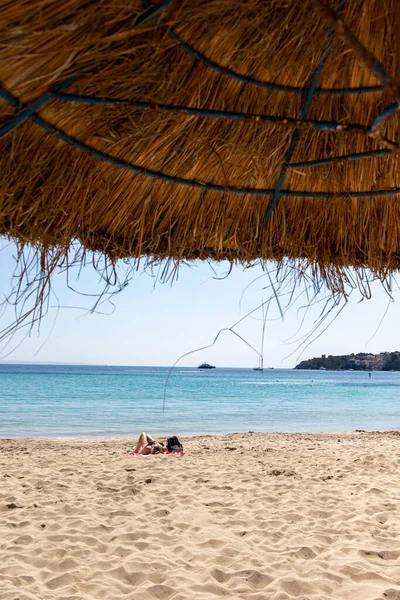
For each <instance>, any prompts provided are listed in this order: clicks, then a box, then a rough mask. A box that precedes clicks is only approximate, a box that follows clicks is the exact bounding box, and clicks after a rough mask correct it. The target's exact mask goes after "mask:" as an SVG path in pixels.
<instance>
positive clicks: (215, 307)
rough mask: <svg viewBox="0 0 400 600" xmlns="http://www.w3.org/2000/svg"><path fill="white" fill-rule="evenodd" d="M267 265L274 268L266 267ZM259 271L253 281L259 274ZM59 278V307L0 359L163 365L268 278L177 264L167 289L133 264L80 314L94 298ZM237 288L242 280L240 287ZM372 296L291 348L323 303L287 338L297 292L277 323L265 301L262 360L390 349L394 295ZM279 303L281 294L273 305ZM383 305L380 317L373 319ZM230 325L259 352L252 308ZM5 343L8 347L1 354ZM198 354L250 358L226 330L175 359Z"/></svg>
mask: <svg viewBox="0 0 400 600" xmlns="http://www.w3.org/2000/svg"><path fill="white" fill-rule="evenodd" d="M14 255H15V248H14V246H13V245H12V244H8V243H3V249H2V251H1V252H0V273H1V292H2V295H3V297H4V295H7V294H8V293H9V291H10V287H11V276H12V272H13V269H14V266H15V260H14V257H13V256H14ZM227 270H228V265H227V264H224V263H223V264H220V265H219V266H218V268H217V273H218V276H219V277H223V276H224V274H226V273H227ZM270 270H271V272H273V270H274V266H273V265H272V264H271V266H270ZM261 275H263V277H261V278H259V277H260V276H261ZM258 278H259V279H258ZM71 281H72V282H73V283H74V286H76V288H77V289H79V290H80V291H82V292H84V293H91V294H95V293H98V292H99V290H101V284H99V277H98V276H97V275H96V274H95V273H94V272H93V269H91V268H90V267H87V268H85V269H84V270H83V271H82V273H81V275H80V278H79V280H78V281H76V280H75V279H74V278H73V277H72V278H71ZM65 282H66V276H65V273H59V274H57V275H56V276H55V277H54V279H53V286H54V290H55V292H56V293H57V297H58V303H59V305H61V308H59V309H57V301H56V299H55V297H54V298H53V299H52V301H51V306H52V308H51V310H50V311H49V314H48V315H47V316H46V317H45V318H44V319H43V321H42V323H41V326H40V331H39V332H38V330H37V328H35V329H34V330H33V331H32V332H31V335H30V337H28V338H26V339H22V335H18V334H17V335H16V336H15V338H14V339H13V340H12V341H11V342H10V343H9V344H8V346H6V347H5V348H4V345H3V349H2V351H1V354H0V358H3V360H6V361H19V360H23V361H41V362H73V363H91V364H108V365H160V366H162V365H166V366H167V365H171V364H173V363H174V362H175V360H176V359H178V358H179V356H180V355H182V354H184V353H186V352H190V351H191V350H195V349H196V348H199V347H202V346H205V345H207V344H210V343H212V341H213V339H214V337H215V336H216V334H217V332H218V331H219V330H220V329H221V328H222V327H230V326H231V325H232V324H233V323H235V322H236V321H237V320H238V319H239V318H240V317H241V316H243V315H244V314H246V313H247V312H249V311H251V310H252V309H254V308H256V307H257V306H258V305H259V304H260V303H261V302H262V301H263V300H264V301H265V300H267V299H268V298H269V297H270V295H271V290H266V289H262V288H263V287H265V286H267V285H268V283H269V282H268V276H267V275H266V274H265V273H263V271H262V270H261V267H260V266H254V267H252V268H250V269H243V268H241V267H235V268H234V269H233V270H232V272H231V274H230V275H229V276H228V277H227V278H226V279H223V280H216V279H215V273H214V272H213V270H212V269H211V267H210V266H209V265H208V264H207V263H200V262H199V263H196V264H195V265H193V266H192V267H189V266H182V267H181V268H180V271H179V277H178V280H177V281H175V282H174V283H173V284H172V285H170V284H169V283H160V282H156V280H155V278H153V277H151V276H150V275H149V274H146V273H143V272H142V271H141V270H139V271H138V272H137V273H135V274H134V276H133V279H132V281H131V282H130V284H129V285H128V286H127V287H126V288H125V289H124V290H123V291H122V292H121V293H119V294H118V295H116V296H115V297H113V298H112V302H113V303H114V305H115V308H114V307H113V305H112V304H111V303H105V304H103V305H102V307H101V309H100V310H102V311H104V312H105V313H109V314H90V313H89V312H88V310H87V309H89V308H91V306H93V304H94V298H93V297H87V296H81V295H78V294H76V293H73V292H71V291H70V290H69V289H68V288H67V286H66V283H65ZM246 286H249V287H248V289H247V290H246V289H245V288H246ZM298 292H301V289H299V290H298ZM372 292H373V293H372V299H371V300H363V301H361V302H360V294H359V293H358V292H354V293H353V294H352V295H351V297H350V300H349V302H348V303H347V304H346V306H345V307H344V309H343V311H342V312H341V313H340V315H339V316H338V317H337V319H336V320H335V321H334V322H333V323H332V324H331V325H330V327H328V329H327V330H326V331H325V332H323V329H324V328H325V326H326V324H325V325H322V326H321V327H320V328H319V330H318V331H317V334H316V335H318V334H321V335H320V337H318V339H316V340H315V341H314V342H313V343H312V344H311V345H310V346H308V347H306V344H303V345H302V346H301V347H300V348H298V346H299V344H300V341H301V340H299V338H300V337H301V336H305V335H306V334H307V332H308V331H310V330H311V329H312V328H313V327H314V325H315V323H316V320H317V318H318V315H319V313H320V311H321V308H322V306H323V303H322V302H321V303H320V304H319V305H316V306H313V307H311V308H310V309H309V311H308V313H307V315H306V318H305V320H304V323H303V324H302V326H301V328H300V332H298V333H297V334H296V332H297V330H298V328H299V326H300V324H301V321H302V318H303V317H304V314H305V311H304V310H303V309H302V308H301V307H302V306H304V305H306V304H307V302H306V300H305V297H304V296H303V297H301V298H300V299H299V301H298V302H297V303H296V302H294V303H293V304H292V306H290V307H289V309H288V310H287V311H286V313H285V316H284V319H282V318H281V315H280V309H279V307H278V305H277V303H276V302H275V301H272V302H271V303H270V307H269V312H268V316H267V323H266V332H265V342H264V365H265V366H271V367H275V368H277V367H278V368H279V367H281V368H290V367H293V366H294V365H295V364H296V363H297V362H299V360H302V359H305V358H311V357H313V356H319V355H320V354H347V353H351V352H365V351H368V352H380V351H386V350H387V351H393V350H398V349H400V339H399V333H400V326H399V321H400V319H399V317H400V304H399V301H398V298H399V294H398V293H397V292H395V293H394V299H395V301H394V302H389V298H388V296H387V294H386V293H385V292H384V290H383V289H382V288H381V286H380V284H379V283H378V284H375V285H373V287H372ZM242 295H243V297H242ZM241 297H242V300H241ZM321 298H322V296H321ZM396 299H397V300H396ZM240 300H241V304H240ZM285 301H286V297H285V296H284V297H283V298H282V299H281V303H282V305H281V309H282V310H283V305H284V303H285ZM388 306H389V309H388ZM72 307H79V308H72ZM85 307H86V309H85V310H82V309H84V308H85ZM387 309H388V310H387ZM385 311H387V313H386V316H385V318H384V319H383V322H382V323H381V324H380V321H381V319H382V317H383V316H384V315H385ZM11 316H12V315H11V310H10V309H8V310H7V311H6V312H5V313H4V314H3V315H2V317H1V323H2V326H3V327H4V326H5V324H6V322H7V320H10V318H11ZM332 316H333V314H332ZM379 324H380V326H379ZM377 328H378V331H376V330H377ZM236 331H237V333H238V334H239V335H241V336H242V337H244V338H245V339H246V340H247V341H248V342H249V343H250V344H251V345H252V346H253V347H255V348H256V349H257V350H260V347H261V331H262V312H261V310H258V311H257V312H255V313H254V314H253V315H252V316H251V317H248V318H247V319H245V320H244V321H243V322H242V323H241V324H240V325H239V326H238V327H237V328H236ZM314 337H315V336H314ZM296 340H297V341H296ZM14 347H15V350H14V351H12V352H11V353H10V354H9V355H8V356H6V355H7V353H9V352H10V351H11V350H12V349H13V348H14ZM203 360H207V361H208V362H211V363H213V364H215V365H218V366H230V367H254V366H257V364H258V357H257V355H256V354H255V353H254V352H253V351H252V350H251V349H250V348H249V347H248V346H246V345H245V344H244V343H243V342H242V341H240V340H239V339H238V338H237V337H235V336H234V335H232V334H231V333H228V332H225V333H223V334H222V335H221V336H220V339H219V340H218V342H217V344H216V345H215V346H214V347H213V348H210V349H207V350H203V351H201V352H199V353H196V354H192V355H190V356H188V357H185V358H184V359H183V360H182V361H181V363H180V364H181V365H183V366H196V365H198V364H199V363H200V362H202V361H203Z"/></svg>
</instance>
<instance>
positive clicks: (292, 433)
mask: <svg viewBox="0 0 400 600" xmlns="http://www.w3.org/2000/svg"><path fill="white" fill-rule="evenodd" d="M140 433H141V432H135V433H132V434H126V435H118V436H108V435H106V436H59V437H58V436H51V437H50V436H49V437H47V436H37V437H36V436H35V437H29V436H24V437H1V435H0V443H1V442H4V441H66V442H67V441H70V442H74V441H76V442H79V441H87V442H102V441H104V442H112V441H117V442H118V441H121V442H122V441H126V440H136V439H137V437H138V435H139V434H140ZM147 433H150V434H151V435H153V436H154V437H159V438H161V439H164V438H165V439H166V438H168V437H169V436H170V435H174V433H168V434H167V433H158V432H155V433H154V432H153V430H152V431H148V432H147ZM360 434H361V435H375V434H376V435H385V434H393V435H400V429H371V430H368V429H353V430H343V431H340V430H337V431H232V432H224V433H194V434H181V433H179V434H178V437H179V438H182V439H187V440H191V439H196V438H203V437H211V438H214V437H215V438H219V437H224V436H235V435H238V436H247V435H262V436H292V437H295V436H307V435H309V436H327V437H329V436H338V435H342V436H351V435H360ZM399 600H400V599H399Z"/></svg>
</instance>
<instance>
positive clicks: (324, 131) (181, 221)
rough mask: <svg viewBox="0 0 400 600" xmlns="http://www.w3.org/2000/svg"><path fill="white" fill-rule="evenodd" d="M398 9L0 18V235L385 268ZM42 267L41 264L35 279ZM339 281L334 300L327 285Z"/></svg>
mask: <svg viewBox="0 0 400 600" xmlns="http://www.w3.org/2000/svg"><path fill="white" fill-rule="evenodd" d="M399 6H400V3H399V2H398V0H330V1H329V2H327V3H325V2H322V0H321V1H320V0H164V1H163V2H160V0H157V1H153V0H151V1H149V0H125V2H123V3H121V2H117V1H116V0H59V1H54V0H40V1H39V0H2V2H1V11H0V81H1V92H0V94H1V97H0V172H1V183H0V233H1V234H3V235H5V236H9V237H11V238H13V239H15V240H16V241H17V242H19V244H20V245H22V246H23V245H24V244H31V245H33V246H34V247H35V248H37V249H38V251H39V252H41V255H42V262H41V268H42V269H43V270H44V271H46V270H47V271H50V270H51V269H52V268H53V267H54V265H55V264H56V263H59V261H60V260H62V257H63V256H66V255H67V253H68V250H69V248H70V246H71V243H72V242H73V240H78V241H79V242H80V243H81V244H82V247H83V248H85V249H89V250H93V251H99V252H101V253H103V254H105V255H107V256H108V257H109V258H111V260H112V261H114V260H116V259H118V258H134V259H139V258H140V257H142V256H150V257H155V258H159V259H164V258H169V259H174V260H176V261H179V260H182V259H185V260H192V259H197V258H199V259H205V258H212V259H215V260H223V259H227V260H229V261H231V262H234V261H237V260H238V261H240V262H243V263H249V262H251V261H253V260H255V259H261V260H264V261H265V260H268V259H275V260H278V261H280V260H282V259H283V258H285V257H287V258H289V259H296V260H299V261H300V264H302V265H314V266H315V267H317V269H319V270H320V272H322V274H323V276H324V277H326V278H327V279H328V280H330V282H331V284H332V285H333V286H337V285H340V281H341V278H342V276H343V273H344V272H345V269H346V268H348V267H355V268H358V269H360V268H361V269H362V268H365V267H368V268H369V269H371V270H372V271H373V273H374V274H375V275H376V276H378V277H380V278H382V279H383V278H385V277H386V275H387V274H388V273H391V272H393V271H395V270H397V269H398V268H399V266H400V174H399V169H398V164H399V159H398V149H399V146H398V129H399V113H398V111H397V108H398V106H399V105H398V102H399V100H400V93H399V87H398V85H397V83H396V78H397V75H398V73H399V70H400V51H399V48H400V42H399V40H400V16H399V15H400V8H399ZM49 257H51V260H49ZM338 282H339V283H338Z"/></svg>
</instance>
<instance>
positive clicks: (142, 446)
mask: <svg viewBox="0 0 400 600" xmlns="http://www.w3.org/2000/svg"><path fill="white" fill-rule="evenodd" d="M135 452H136V453H137V454H163V453H164V452H167V449H166V447H165V446H164V444H163V443H162V442H156V440H155V439H154V438H152V437H151V435H148V434H147V433H145V432H144V431H143V433H141V434H140V435H139V439H138V443H137V444H136V449H135Z"/></svg>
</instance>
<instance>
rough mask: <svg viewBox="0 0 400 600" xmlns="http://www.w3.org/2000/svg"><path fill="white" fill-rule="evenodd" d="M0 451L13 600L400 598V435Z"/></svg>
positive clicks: (22, 445) (0, 571) (0, 556)
mask: <svg viewBox="0 0 400 600" xmlns="http://www.w3.org/2000/svg"><path fill="white" fill-rule="evenodd" d="M182 441H183V443H184V446H185V450H186V454H185V456H183V457H177V456H149V457H133V456H129V455H126V454H124V452H125V451H126V450H130V449H132V448H133V440H132V441H131V440H128V439H123V440H121V439H119V440H105V441H104V440H88V439H85V440H22V439H19V440H0V480H1V488H0V581H1V585H0V598H1V600H17V599H18V600H34V599H35V600H36V599H40V600H47V599H49V600H50V599H52V600H53V599H54V598H57V599H65V600H67V599H68V600H81V599H96V600H103V599H104V600H120V599H130V600H187V599H188V598H190V599H195V600H197V599H198V600H208V599H210V600H211V599H214V598H237V599H239V598H240V599H246V600H247V599H249V600H250V599H251V600H265V599H271V600H287V599H291V598H297V599H300V600H314V599H315V600H317V599H318V600H324V599H328V598H335V599H343V600H345V599H349V600H350V599H351V600H377V599H382V600H384V599H387V600H400V561H399V556H400V511H399V500H400V478H399V472H400V469H399V465H400V434H399V433H397V432H386V433H363V432H357V433H348V434H261V433H247V434H230V435H221V436H201V437H192V438H182Z"/></svg>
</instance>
